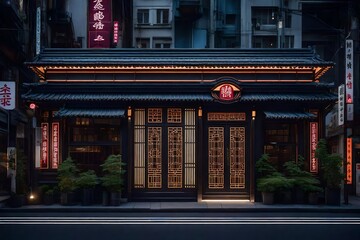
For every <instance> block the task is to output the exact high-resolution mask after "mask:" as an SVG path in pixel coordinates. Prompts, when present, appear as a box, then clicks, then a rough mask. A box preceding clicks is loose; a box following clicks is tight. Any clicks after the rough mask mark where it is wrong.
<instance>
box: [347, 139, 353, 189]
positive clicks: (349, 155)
mask: <svg viewBox="0 0 360 240" xmlns="http://www.w3.org/2000/svg"><path fill="white" fill-rule="evenodd" d="M346 184H352V138H346Z"/></svg>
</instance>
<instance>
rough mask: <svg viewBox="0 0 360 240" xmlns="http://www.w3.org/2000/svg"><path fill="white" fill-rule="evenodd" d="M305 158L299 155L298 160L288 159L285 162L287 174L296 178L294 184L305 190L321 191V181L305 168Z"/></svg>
mask: <svg viewBox="0 0 360 240" xmlns="http://www.w3.org/2000/svg"><path fill="white" fill-rule="evenodd" d="M303 168H304V158H303V157H302V156H299V159H298V161H297V162H295V161H288V162H286V163H284V169H285V175H286V177H288V178H291V179H293V180H294V186H295V187H298V188H300V189H301V190H303V191H304V192H321V191H322V188H321V187H320V181H319V180H318V179H317V178H316V177H315V176H314V175H313V174H311V173H310V172H308V171H306V170H304V169H303Z"/></svg>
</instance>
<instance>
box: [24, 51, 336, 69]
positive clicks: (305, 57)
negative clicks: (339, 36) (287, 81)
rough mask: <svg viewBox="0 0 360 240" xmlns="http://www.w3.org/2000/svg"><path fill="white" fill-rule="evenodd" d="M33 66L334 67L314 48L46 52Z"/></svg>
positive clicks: (31, 63)
mask: <svg viewBox="0 0 360 240" xmlns="http://www.w3.org/2000/svg"><path fill="white" fill-rule="evenodd" d="M27 64H28V65H30V66H51V65H56V66H61V65H72V66H77V65H81V66H87V65H90V66H94V65H97V66H99V65H111V66H114V65H116V66H129V65H130V66H139V65H140V66H147V65H150V66H154V65H164V66H169V65H176V66H178V65H181V66H188V65H191V66H196V65H215V66H221V65H238V66H279V65H285V66H332V65H333V63H332V62H326V61H323V60H322V59H320V58H319V56H318V55H316V54H315V53H314V51H313V50H311V49H254V48H252V49H122V48H114V49H76V48H74V49H56V48H51V49H44V50H43V51H42V52H41V54H40V55H38V56H37V57H36V58H35V59H34V61H32V62H29V63H27Z"/></svg>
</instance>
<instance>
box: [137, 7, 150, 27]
mask: <svg viewBox="0 0 360 240" xmlns="http://www.w3.org/2000/svg"><path fill="white" fill-rule="evenodd" d="M137 23H138V24H149V9H138V10H137Z"/></svg>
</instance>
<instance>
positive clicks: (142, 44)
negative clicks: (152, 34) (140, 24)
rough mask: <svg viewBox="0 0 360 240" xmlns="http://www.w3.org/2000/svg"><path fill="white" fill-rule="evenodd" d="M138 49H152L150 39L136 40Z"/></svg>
mask: <svg viewBox="0 0 360 240" xmlns="http://www.w3.org/2000/svg"><path fill="white" fill-rule="evenodd" d="M136 47H137V48H150V39H149V38H136Z"/></svg>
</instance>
